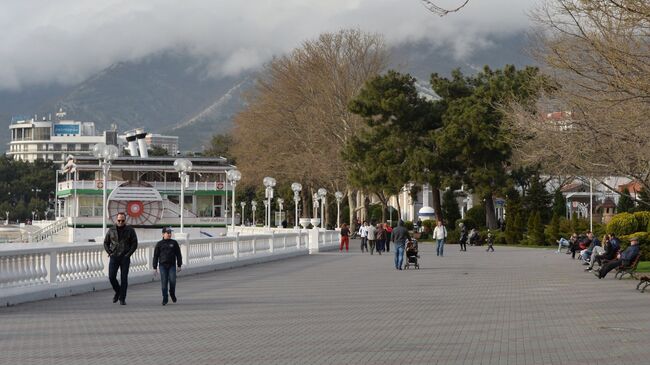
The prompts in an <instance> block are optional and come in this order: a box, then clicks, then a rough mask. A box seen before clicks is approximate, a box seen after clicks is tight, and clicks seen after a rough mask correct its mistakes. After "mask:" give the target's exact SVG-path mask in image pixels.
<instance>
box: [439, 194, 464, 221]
mask: <svg viewBox="0 0 650 365" xmlns="http://www.w3.org/2000/svg"><path fill="white" fill-rule="evenodd" d="M442 215H443V217H444V220H445V222H446V225H447V226H450V227H455V225H456V221H457V220H459V219H460V217H461V215H460V209H459V208H458V201H456V194H454V190H453V189H447V190H445V191H444V193H442Z"/></svg>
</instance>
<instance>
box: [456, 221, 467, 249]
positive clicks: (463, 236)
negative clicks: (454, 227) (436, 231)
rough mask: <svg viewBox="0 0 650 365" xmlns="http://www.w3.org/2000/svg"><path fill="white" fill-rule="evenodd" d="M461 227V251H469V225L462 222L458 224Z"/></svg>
mask: <svg viewBox="0 0 650 365" xmlns="http://www.w3.org/2000/svg"><path fill="white" fill-rule="evenodd" d="M458 226H459V227H460V239H459V240H458V242H459V243H460V250H461V251H467V227H465V225H464V224H463V223H462V222H461V223H459V224H458Z"/></svg>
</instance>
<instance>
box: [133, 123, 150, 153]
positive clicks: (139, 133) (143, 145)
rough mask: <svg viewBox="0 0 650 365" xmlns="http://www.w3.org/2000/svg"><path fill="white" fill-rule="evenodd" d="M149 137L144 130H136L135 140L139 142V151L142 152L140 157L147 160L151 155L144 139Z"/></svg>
mask: <svg viewBox="0 0 650 365" xmlns="http://www.w3.org/2000/svg"><path fill="white" fill-rule="evenodd" d="M146 136H147V133H145V132H144V129H141V128H138V129H136V130H135V138H136V139H137V140H138V149H139V150H140V157H144V158H147V157H149V153H148V152H147V142H146V141H145V140H144V137H146Z"/></svg>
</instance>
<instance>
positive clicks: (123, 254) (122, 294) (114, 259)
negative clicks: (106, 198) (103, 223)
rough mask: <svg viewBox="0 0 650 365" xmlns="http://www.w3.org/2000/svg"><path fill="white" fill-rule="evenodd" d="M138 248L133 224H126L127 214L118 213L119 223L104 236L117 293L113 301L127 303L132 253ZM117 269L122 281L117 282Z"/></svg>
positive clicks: (114, 288)
mask: <svg viewBox="0 0 650 365" xmlns="http://www.w3.org/2000/svg"><path fill="white" fill-rule="evenodd" d="M137 248H138V236H137V235H136V234H135V230H134V229H133V228H132V227H131V226H127V225H126V214H125V213H117V224H116V225H115V226H113V227H111V228H110V229H109V230H108V232H107V233H106V237H105V238H104V250H106V253H108V256H110V258H111V259H110V262H109V263H108V280H109V281H110V282H111V285H112V286H113V290H114V291H115V295H114V296H113V303H117V301H118V300H119V301H120V304H121V305H126V289H127V288H128V286H129V266H131V255H133V253H134V252H135V250H136V249H137ZM117 269H120V282H119V283H118V282H117Z"/></svg>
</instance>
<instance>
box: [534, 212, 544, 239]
mask: <svg viewBox="0 0 650 365" xmlns="http://www.w3.org/2000/svg"><path fill="white" fill-rule="evenodd" d="M533 217H534V218H533V244H534V245H545V244H546V237H545V235H544V224H542V214H541V213H540V212H535V214H533Z"/></svg>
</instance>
